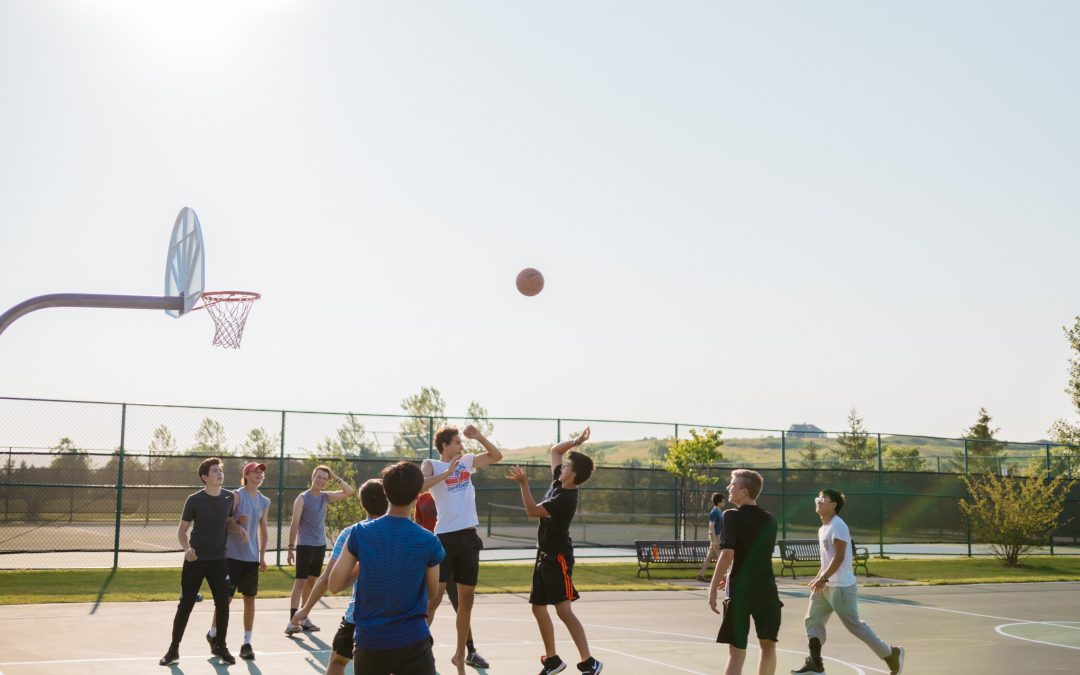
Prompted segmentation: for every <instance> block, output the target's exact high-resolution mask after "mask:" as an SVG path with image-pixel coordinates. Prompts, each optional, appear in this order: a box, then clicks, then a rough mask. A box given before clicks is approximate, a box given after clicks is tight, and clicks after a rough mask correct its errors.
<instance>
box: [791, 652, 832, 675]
mask: <svg viewBox="0 0 1080 675" xmlns="http://www.w3.org/2000/svg"><path fill="white" fill-rule="evenodd" d="M791 672H792V675H825V664H824V663H822V662H821V659H815V658H814V657H813V656H807V657H806V663H804V664H803V666H802V668H799V669H798V670H793V671H791Z"/></svg>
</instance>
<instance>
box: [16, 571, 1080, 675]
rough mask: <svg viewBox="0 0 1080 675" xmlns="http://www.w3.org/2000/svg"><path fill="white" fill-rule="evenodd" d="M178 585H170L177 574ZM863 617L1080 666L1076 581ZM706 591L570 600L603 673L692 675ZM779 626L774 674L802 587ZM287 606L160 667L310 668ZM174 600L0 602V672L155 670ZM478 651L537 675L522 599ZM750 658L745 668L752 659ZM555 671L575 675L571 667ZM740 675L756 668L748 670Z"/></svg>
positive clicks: (901, 602) (708, 654)
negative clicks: (249, 641)
mask: <svg viewBox="0 0 1080 675" xmlns="http://www.w3.org/2000/svg"><path fill="white" fill-rule="evenodd" d="M178 581H179V579H178ZM861 593H862V596H861V597H862V606H861V609H862V616H863V618H864V619H865V620H866V621H867V622H868V623H869V624H870V625H871V626H873V628H874V629H875V630H876V631H877V632H878V634H879V635H881V636H882V638H883V639H885V640H886V641H889V642H894V643H899V644H901V645H903V646H904V647H905V648H906V649H907V659H906V663H905V669H904V672H906V673H911V674H915V675H934V674H942V675H945V674H949V675H953V674H955V673H980V672H986V673H990V672H993V673H1013V672H1037V673H1040V674H1041V673H1075V672H1076V666H1077V663H1080V620H1078V617H1080V583H1044V584H989V585H976V586H934V587H926V586H902V587H888V588H868V589H863V590H862V591H861ZM706 598H707V595H706V591H705V588H704V587H702V588H701V589H700V590H692V591H669V592H664V591H648V592H601V593H587V594H585V595H584V596H583V597H582V599H581V600H580V601H579V602H577V603H576V604H575V610H576V612H577V614H578V616H579V618H580V619H581V620H582V622H583V623H584V624H585V626H586V630H587V632H588V637H589V641H590V645H591V647H592V649H593V653H594V655H595V656H596V657H597V658H599V659H600V660H602V661H603V662H604V664H605V665H604V672H605V673H642V672H650V673H667V672H670V673H693V674H697V675H706V674H708V675H712V674H715V673H717V672H720V670H721V669H722V667H723V664H724V663H725V655H726V651H727V648H726V646H723V645H718V644H716V643H715V642H714V638H715V635H716V631H717V629H718V627H719V617H718V616H717V615H715V614H713V613H712V612H711V611H710V610H709V608H708V604H707V602H706ZM781 598H782V600H783V602H784V623H783V627H782V629H781V633H780V643H779V650H780V651H779V658H778V663H779V666H778V668H777V672H778V673H786V672H788V671H789V670H791V669H792V668H797V667H798V666H799V665H801V664H802V659H803V657H804V655H805V654H804V651H803V650H804V648H805V639H804V636H803V632H802V616H803V613H804V611H805V608H806V602H807V600H806V592H805V591H804V590H802V589H801V588H799V587H798V586H795V585H792V584H790V583H789V584H787V585H785V586H783V587H782V590H781ZM287 602H288V601H287V599H273V600H264V601H260V602H259V603H258V610H257V616H256V620H255V637H254V640H253V644H254V646H255V650H256V659H255V660H254V661H238V662H237V664H236V665H235V666H232V667H231V668H227V667H225V666H224V665H221V664H220V663H219V662H218V660H217V658H216V657H213V656H211V655H210V652H209V648H208V646H207V644H206V641H205V640H204V639H203V634H204V632H205V627H206V626H207V625H208V623H209V618H210V612H211V611H212V609H213V605H212V603H209V602H202V603H199V604H198V605H196V608H195V611H194V612H193V613H192V616H191V621H190V622H189V624H188V629H187V633H186V636H185V639H184V642H183V644H182V645H181V647H180V662H179V664H177V665H175V666H172V667H170V668H169V669H168V670H169V671H171V672H173V673H176V674H180V673H186V674H189V675H193V674H196V673H214V672H219V673H224V672H233V673H265V674H266V675H270V674H271V673H282V674H284V673H289V674H297V673H299V674H303V673H315V674H317V673H322V672H324V671H325V664H326V662H327V659H328V655H329V650H330V643H331V641H332V639H333V635H334V632H335V630H336V627H337V622H338V620H339V619H340V617H341V613H342V610H343V608H344V605H345V599H344V598H343V597H340V596H338V597H332V598H328V599H327V600H326V602H325V603H324V606H323V607H322V608H320V609H319V610H317V611H315V612H313V613H312V619H313V621H314V622H315V623H316V624H317V625H319V626H320V627H321V628H322V630H321V631H318V632H314V633H305V634H303V635H301V636H297V637H295V638H289V637H286V636H285V635H284V633H283V632H282V629H283V628H284V625H285V617H286V613H287V609H286V603H287ZM174 610H175V603H171V602H168V603H162V602H146V603H107V604H101V605H97V606H95V605H92V604H68V605H16V606H5V607H0V634H3V635H4V649H3V655H2V656H0V673H2V674H3V675H26V674H30V673H34V674H43V675H44V674H49V673H70V672H75V671H77V672H82V673H110V674H113V673H115V674H125V673H153V672H166V669H165V668H162V667H160V666H158V665H157V661H158V659H159V658H160V657H161V655H162V654H163V653H164V652H165V649H166V648H167V646H168V641H169V632H170V628H171V622H172V617H173V613H174ZM452 621H453V611H452V610H451V609H450V606H449V604H448V603H445V604H444V607H443V608H442V609H441V610H440V612H439V614H438V616H437V618H436V620H435V624H434V626H433V634H434V637H435V642H436V645H435V655H436V660H437V665H438V669H439V672H440V673H441V674H442V675H448V674H449V673H452V672H453V667H452V666H451V665H450V663H449V658H450V655H451V652H452V647H451V646H450V641H451V638H452V636H453V631H454V629H453V624H452ZM239 622H240V614H239V612H236V613H234V614H233V619H232V623H231V625H230V630H229V634H230V636H231V639H230V643H231V644H232V645H235V646H236V647H238V646H239V643H238V642H237V640H236V637H237V636H238V633H237V632H234V631H240V630H242V628H241V625H240V623H239ZM555 626H556V631H557V633H556V637H557V640H558V648H559V651H560V655H561V656H562V657H563V659H564V660H566V661H568V662H570V663H571V664H572V663H573V662H576V654H575V653H574V647H573V643H572V642H571V641H570V638H569V635H568V634H567V633H566V632H565V630H564V629H563V627H562V625H561V623H560V622H558V621H556V622H555ZM473 629H474V633H475V637H476V644H477V649H478V650H479V651H480V653H481V654H483V655H484V657H485V658H487V659H488V661H490V663H491V668H490V669H487V670H476V669H471V668H470V669H467V670H468V671H469V672H478V673H484V672H492V673H512V674H513V675H519V674H526V673H533V672H538V671H539V668H538V665H539V657H540V654H541V652H542V651H543V648H542V646H541V644H540V641H539V634H538V632H537V629H536V625H535V623H534V621H533V618H532V615H531V613H530V611H529V606H528V603H527V601H526V598H525V597H523V596H521V595H516V594H501V595H481V596H477V603H476V608H475V609H474V613H473ZM755 651H756V650H755V649H754V648H753V647H751V649H750V659H751V660H752V661H753V660H754V659H756V653H755ZM825 654H826V656H827V659H826V669H827V671H828V672H829V673H830V674H831V675H833V674H835V675H840V674H845V673H850V674H858V675H870V674H871V673H886V672H887V670H886V669H884V667H883V664H882V662H881V661H879V660H877V659H876V658H875V657H874V656H873V655H872V654H871V653H870V651H869V650H868V649H867V648H866V647H865V646H864V645H863V644H862V643H860V642H857V641H856V640H855V638H853V637H852V636H851V635H849V634H848V633H847V632H846V631H845V630H844V629H843V628H842V627H841V626H840V624H839V622H838V621H836V620H835V619H834V620H833V621H831V622H830V623H829V641H828V642H827V644H826V648H825ZM566 672H573V667H572V665H571V667H570V668H568V669H567V671H566ZM746 672H754V669H753V667H752V666H751V665H750V664H748V667H747V668H746Z"/></svg>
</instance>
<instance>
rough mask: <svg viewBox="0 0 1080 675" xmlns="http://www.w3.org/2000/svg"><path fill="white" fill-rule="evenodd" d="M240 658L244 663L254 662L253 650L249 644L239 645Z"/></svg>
mask: <svg viewBox="0 0 1080 675" xmlns="http://www.w3.org/2000/svg"><path fill="white" fill-rule="evenodd" d="M240 658H242V659H244V660H245V661H254V660H255V650H254V649H252V648H251V643H250V642H245V643H244V644H242V645H240Z"/></svg>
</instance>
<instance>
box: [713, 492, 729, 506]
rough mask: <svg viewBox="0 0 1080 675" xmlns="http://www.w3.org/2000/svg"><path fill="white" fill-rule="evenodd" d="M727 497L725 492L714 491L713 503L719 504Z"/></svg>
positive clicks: (714, 504)
mask: <svg viewBox="0 0 1080 675" xmlns="http://www.w3.org/2000/svg"><path fill="white" fill-rule="evenodd" d="M725 499H727V495H725V494H724V493H723V492H714V493H712V504H713V506H719V505H720V502H722V501H724V500H725Z"/></svg>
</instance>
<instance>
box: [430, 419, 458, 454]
mask: <svg viewBox="0 0 1080 675" xmlns="http://www.w3.org/2000/svg"><path fill="white" fill-rule="evenodd" d="M457 435H458V428H457V427H455V426H454V425H453V424H447V425H445V426H443V427H442V428H440V429H439V430H438V431H436V432H435V451H436V452H439V453H442V449H443V448H444V447H445V446H447V445H449V444H450V442H451V441H453V440H454V436H457Z"/></svg>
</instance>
